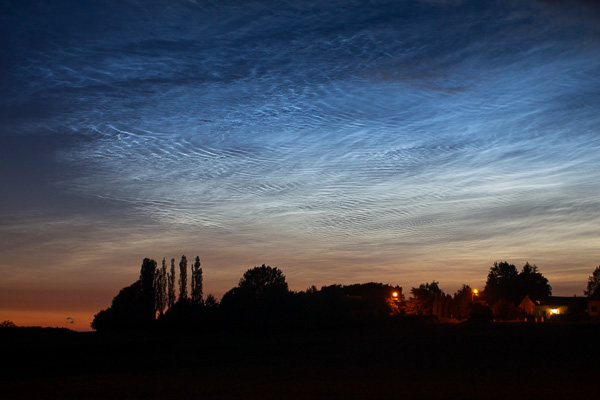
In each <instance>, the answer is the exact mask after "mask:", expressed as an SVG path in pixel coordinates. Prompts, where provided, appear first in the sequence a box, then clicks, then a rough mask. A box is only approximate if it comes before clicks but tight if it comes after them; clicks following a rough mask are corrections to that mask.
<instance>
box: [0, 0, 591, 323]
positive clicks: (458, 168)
mask: <svg viewBox="0 0 600 400" xmlns="http://www.w3.org/2000/svg"><path fill="white" fill-rule="evenodd" d="M22 3H23V2H20V1H8V2H3V3H2V5H1V6H0V10H1V11H0V26H1V27H0V35H1V39H2V40H1V43H2V46H1V47H0V60H1V61H0V85H1V86H0V88H1V90H0V118H1V124H0V156H1V158H0V163H1V164H0V165H1V169H0V179H1V183H2V189H1V195H0V219H1V222H0V273H1V274H2V279H1V280H0V320H4V319H12V320H13V321H15V322H16V323H18V324H19V323H21V324H44V325H46V324H47V325H52V326H54V325H57V326H69V327H75V328H78V329H88V328H89V322H90V321H91V319H92V317H93V314H94V313H96V312H97V311H98V310H100V309H101V308H106V307H108V306H109V305H110V300H111V299H112V297H113V296H114V295H116V293H117V292H118V290H119V289H120V288H121V287H124V286H126V285H128V284H130V283H131V282H133V281H134V280H135V279H137V276H138V271H139V266H140V265H141V261H142V259H143V258H144V257H150V258H154V259H157V260H158V262H159V263H160V261H161V260H162V258H163V257H166V258H167V260H170V258H172V257H173V258H175V259H176V260H179V258H180V257H181V255H182V254H186V255H187V256H188V258H193V257H195V256H196V255H200V257H201V260H202V263H203V268H204V280H205V293H209V292H212V293H215V294H216V295H217V296H220V295H221V294H222V293H223V292H224V291H226V290H228V289H230V288H231V287H233V286H235V285H236V284H237V281H238V280H239V278H240V277H241V275H242V273H243V272H244V271H245V270H247V269H248V268H251V267H253V266H255V265H260V264H262V263H266V264H269V265H271V266H277V267H279V268H281V269H282V270H283V271H284V273H285V274H286V275H287V280H288V282H289V284H290V287H291V288H292V289H295V290H303V289H305V288H306V287H308V286H310V285H313V284H315V285H316V286H318V287H319V286H321V285H325V284H333V283H343V284H348V283H356V282H369V281H376V282H384V283H390V284H399V285H401V286H404V287H405V290H406V292H408V290H409V289H410V287H411V286H417V285H418V284H419V283H422V282H430V281H431V280H433V279H435V280H437V281H439V282H440V286H441V287H442V288H443V289H444V290H446V291H447V292H450V293H453V292H454V291H455V290H456V289H458V287H459V286H460V285H461V284H463V283H467V284H470V285H471V286H473V287H481V286H482V285H483V283H484V281H485V278H486V275H487V272H488V270H489V268H490V267H491V265H492V263H493V262H494V261H502V260H507V261H509V262H511V263H514V264H516V265H517V267H519V268H520V267H521V266H522V265H523V264H524V263H525V261H529V262H530V263H532V264H533V263H534V264H537V265H538V267H539V268H540V271H541V272H542V273H543V274H544V275H545V276H546V277H547V278H548V279H549V280H550V284H551V285H552V286H553V288H554V294H558V295H573V294H577V295H582V290H583V288H584V287H585V284H586V281H587V277H588V275H590V274H591V272H592V271H593V269H594V268H595V267H596V266H597V265H598V264H599V263H600V247H599V245H600V9H599V8H598V6H595V5H594V3H593V2H585V1H582V2H577V1H564V2H560V1H558V2H556V1H516V0H515V1H481V0H473V1H467V0H465V1H452V0H447V1H442V0H438V1H435V0H430V1H398V0H394V1H370V2H367V1H364V2H363V1H327V2H323V1H301V2H299V1H247V2H239V1H227V0H225V1H114V2H88V1H67V0H65V1H57V2H37V3H35V2H27V5H24V4H22ZM69 318H70V319H69ZM73 320H74V321H75V322H74V324H71V321H73ZM67 324H68V325H67Z"/></svg>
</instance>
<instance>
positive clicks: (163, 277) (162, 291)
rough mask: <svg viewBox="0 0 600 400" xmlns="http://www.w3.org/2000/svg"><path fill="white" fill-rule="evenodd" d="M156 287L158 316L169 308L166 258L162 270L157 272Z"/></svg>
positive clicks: (163, 260)
mask: <svg viewBox="0 0 600 400" xmlns="http://www.w3.org/2000/svg"><path fill="white" fill-rule="evenodd" d="M154 286H155V288H156V293H155V296H156V298H155V299H156V310H157V311H158V315H163V314H164V311H165V307H166V306H167V260H165V259H164V258H163V259H162V266H161V268H160V270H157V271H156V276H155V278H154Z"/></svg>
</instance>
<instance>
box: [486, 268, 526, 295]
mask: <svg viewBox="0 0 600 400" xmlns="http://www.w3.org/2000/svg"><path fill="white" fill-rule="evenodd" d="M518 275H519V274H518V272H517V267H515V266H514V265H513V264H509V263H507V262H506V261H502V262H495V263H494V266H493V267H491V268H490V272H489V273H488V276H487V281H486V283H485V288H484V290H483V297H484V298H485V300H486V301H487V302H488V303H489V304H494V303H496V302H497V301H498V300H500V299H507V300H509V301H512V302H517V301H520V300H522V299H518V297H519V294H518V290H517V277H518Z"/></svg>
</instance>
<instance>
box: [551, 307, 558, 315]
mask: <svg viewBox="0 0 600 400" xmlns="http://www.w3.org/2000/svg"><path fill="white" fill-rule="evenodd" d="M550 314H558V309H557V308H553V309H552V310H550Z"/></svg>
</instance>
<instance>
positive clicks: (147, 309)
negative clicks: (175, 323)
mask: <svg viewBox="0 0 600 400" xmlns="http://www.w3.org/2000/svg"><path fill="white" fill-rule="evenodd" d="M155 277H156V261H154V260H151V259H149V258H144V261H142V267H141V268H140V283H141V293H140V294H141V307H142V313H143V317H142V318H143V319H144V320H148V321H150V320H154V319H155V318H156V308H155V307H156V300H155V299H156V288H155V286H154V284H155Z"/></svg>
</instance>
